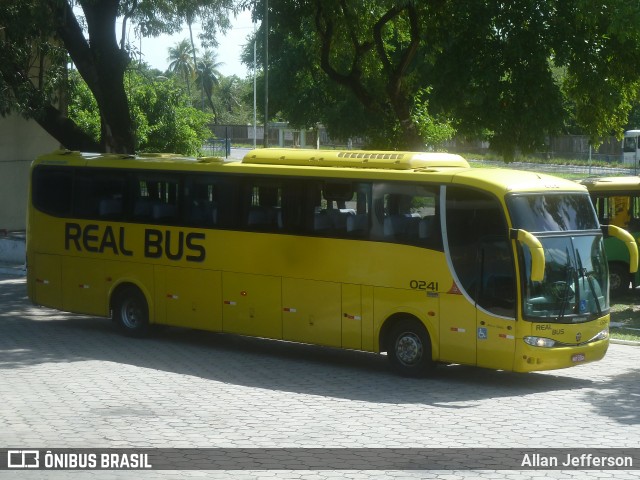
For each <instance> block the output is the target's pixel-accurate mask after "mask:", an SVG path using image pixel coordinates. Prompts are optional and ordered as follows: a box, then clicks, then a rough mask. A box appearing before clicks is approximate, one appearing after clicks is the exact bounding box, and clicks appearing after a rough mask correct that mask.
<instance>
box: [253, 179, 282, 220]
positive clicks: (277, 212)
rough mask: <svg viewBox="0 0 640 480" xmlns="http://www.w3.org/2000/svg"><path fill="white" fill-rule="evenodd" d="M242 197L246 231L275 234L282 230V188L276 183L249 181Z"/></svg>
mask: <svg viewBox="0 0 640 480" xmlns="http://www.w3.org/2000/svg"><path fill="white" fill-rule="evenodd" d="M243 196H244V202H245V209H244V210H245V213H244V223H243V225H244V226H245V227H246V228H247V229H248V230H254V231H266V232H276V231H278V230H280V229H281V228H282V213H281V205H282V203H281V201H282V188H281V186H280V185H279V184H278V183H277V182H274V181H272V180H266V179H265V180H257V179H250V180H249V181H248V182H247V183H246V184H245V188H244V195H243Z"/></svg>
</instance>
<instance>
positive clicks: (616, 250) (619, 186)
mask: <svg viewBox="0 0 640 480" xmlns="http://www.w3.org/2000/svg"><path fill="white" fill-rule="evenodd" d="M580 183H581V184H583V185H584V186H586V187H587V189H588V190H589V194H590V195H591V200H592V201H593V205H594V206H595V209H596V212H597V214H598V220H600V224H601V225H615V226H617V227H620V228H624V229H625V230H627V231H628V232H629V233H631V235H632V236H633V238H635V239H636V242H637V241H638V238H640V177H638V176H634V177H631V176H629V177H600V178H588V179H586V180H582V181H581V182H580ZM604 247H605V252H606V254H607V261H608V262H609V289H610V292H611V294H612V295H618V294H621V293H623V292H625V291H627V290H628V289H629V286H633V287H636V286H637V285H640V273H639V272H635V273H629V250H628V248H627V246H626V245H625V244H624V242H622V241H621V240H619V239H617V238H615V237H613V236H610V237H606V238H605V239H604Z"/></svg>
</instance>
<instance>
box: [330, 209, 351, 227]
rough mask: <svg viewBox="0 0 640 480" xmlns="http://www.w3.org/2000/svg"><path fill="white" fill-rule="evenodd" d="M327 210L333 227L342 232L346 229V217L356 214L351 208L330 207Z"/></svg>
mask: <svg viewBox="0 0 640 480" xmlns="http://www.w3.org/2000/svg"><path fill="white" fill-rule="evenodd" d="M327 212H328V214H329V218H331V223H332V224H333V228H335V229H336V230H339V231H342V232H346V231H347V219H348V218H349V217H350V216H355V214H356V211H355V210H354V209H352V208H332V209H328V210H327Z"/></svg>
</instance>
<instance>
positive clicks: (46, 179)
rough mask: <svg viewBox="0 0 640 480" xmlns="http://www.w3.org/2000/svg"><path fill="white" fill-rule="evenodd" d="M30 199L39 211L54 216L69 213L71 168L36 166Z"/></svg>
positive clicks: (71, 180) (71, 183) (71, 182)
mask: <svg viewBox="0 0 640 480" xmlns="http://www.w3.org/2000/svg"><path fill="white" fill-rule="evenodd" d="M32 185H33V186H32V194H31V195H32V199H33V200H32V201H33V205H34V207H36V208H37V209H38V210H40V211H41V212H45V213H49V214H51V215H56V216H66V215H69V214H70V213H71V204H72V200H73V199H72V192H73V188H72V186H73V169H71V168H64V169H62V168H58V169H52V168H47V167H41V166H39V167H37V168H36V169H35V170H34V172H33V183H32Z"/></svg>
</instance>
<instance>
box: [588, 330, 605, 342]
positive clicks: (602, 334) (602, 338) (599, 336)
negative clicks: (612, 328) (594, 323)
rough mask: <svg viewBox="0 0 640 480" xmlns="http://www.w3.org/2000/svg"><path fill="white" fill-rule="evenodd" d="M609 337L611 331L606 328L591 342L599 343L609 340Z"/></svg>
mask: <svg viewBox="0 0 640 480" xmlns="http://www.w3.org/2000/svg"><path fill="white" fill-rule="evenodd" d="M608 337H609V329H608V328H605V329H604V330H602V331H601V332H598V334H597V335H596V336H595V337H593V338H592V339H591V340H589V341H590V342H597V341H598V340H604V339H605V338H608Z"/></svg>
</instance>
